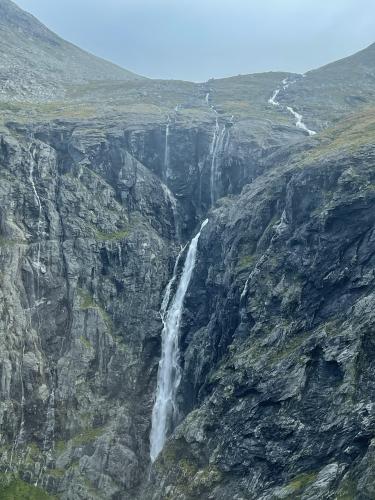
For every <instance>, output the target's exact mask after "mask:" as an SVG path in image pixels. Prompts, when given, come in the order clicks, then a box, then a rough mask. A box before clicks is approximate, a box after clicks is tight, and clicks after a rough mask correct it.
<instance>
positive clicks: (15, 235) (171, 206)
mask: <svg viewBox="0 0 375 500" xmlns="http://www.w3.org/2000/svg"><path fill="white" fill-rule="evenodd" d="M0 11H1V12H6V16H5V15H4V16H2V20H1V23H2V25H1V26H3V25H4V24H6V28H2V29H6V30H7V33H10V35H9V36H12V37H15V38H16V39H17V43H19V44H20V45H22V44H23V43H24V42H23V37H24V33H25V30H26V32H29V31H31V32H32V33H33V34H34V35H33V37H34V42H35V43H34V42H33V43H32V44H31V49H30V50H31V51H32V52H33V51H34V52H33V53H36V52H35V51H40V50H42V49H43V50H47V49H48V50H49V51H52V53H53V54H54V55H56V57H57V58H58V59H59V60H60V61H62V62H63V64H70V63H71V61H72V60H74V58H73V56H71V55H69V54H68V55H67V54H65V55H64V54H63V55H62V54H61V53H58V51H59V50H60V48H58V47H57V48H56V51H55V49H54V48H53V47H52V45H53V44H52V45H51V43H52V42H51V40H52V39H53V37H54V36H55V35H53V34H51V33H50V32H47V30H46V28H44V27H43V26H42V25H40V24H39V23H37V22H36V21H35V20H33V19H32V18H31V17H30V16H28V15H26V14H24V13H23V12H22V11H20V10H19V9H17V8H16V7H15V6H14V4H12V3H11V2H9V1H8V0H0ZM25 23H26V24H25ZM14 26H20V28H21V29H20V30H18V32H17V30H15V29H14ZM3 40H4V38H3V39H2V41H3ZM14 43H16V42H14ZM56 43H57V42H56ZM59 44H60V45H59V47H61V46H63V47H65V45H64V44H65V42H63V41H61V40H60V39H59ZM41 47H42V49H41ZM70 49H71V50H73V48H71V47H70ZM70 49H69V50H70ZM0 50H1V51H5V49H3V48H2V45H0ZM64 50H65V49H64ZM74 50H76V49H75V48H74ZM77 50H78V49H77ZM373 50H374V48H373V46H372V47H370V48H368V49H367V51H364V52H363V53H360V54H358V55H355V56H353V57H352V58H350V59H348V60H344V61H342V62H339V63H336V64H335V65H331V67H327V68H322V69H320V70H316V71H314V72H311V73H309V74H308V75H307V76H306V77H305V78H303V77H301V76H298V75H290V74H287V73H267V74H260V75H248V76H241V77H234V78H229V79H224V80H213V81H210V82H207V83H205V84H193V83H189V82H175V81H174V82H168V81H152V80H146V79H137V78H136V77H133V76H131V75H129V74H128V73H126V72H125V70H124V72H122V70H119V69H117V68H112V69H113V73H110V72H108V71H107V70H108V68H107V67H105V68H107V69H105V68H104V69H101V66H100V65H101V64H102V62H98V61H97V60H95V61H93V60H91V59H90V57H91V56H88V55H87V54H85V55H84V57H85V61H89V62H90V64H89V66H90V71H89V70H88V69H87V68H88V66H85V68H86V69H87V71H86V69H85V70H84V71H83V70H82V72H81V73H79V72H78V73H77V75H78V76H77V77H74V78H73V77H72V79H71V81H70V82H66V81H64V80H61V79H60V78H59V77H58V76H56V75H58V71H57V70H56V71H55V70H54V73H53V75H51V74H45V75H44V76H43V72H41V73H42V76H43V78H44V77H45V79H46V81H47V80H48V82H49V83H51V82H52V83H51V85H52V84H53V85H52V86H53V92H52V93H51V94H48V96H47V97H48V99H47V98H46V95H45V94H44V89H45V88H47V87H45V85H44V83H43V81H40V82H39V81H38V82H37V83H35V80H34V79H33V78H32V81H33V82H34V83H35V85H34V83H33V85H31V86H29V87H28V89H27V93H26V94H24V93H23V91H22V92H21V91H19V87H18V83H17V82H18V80H16V79H14V78H13V76H12V74H11V73H10V72H9V70H8V69H6V68H5V69H4V75H6V78H7V79H8V80H9V82H11V83H12V82H13V83H14V85H13V83H12V85H10V84H9V85H8V84H7V85H6V86H3V87H2V88H3V93H2V104H1V115H0V116H1V123H0V124H1V130H0V179H1V182H0V285H1V286H0V344H1V349H0V391H1V398H0V469H1V475H0V497H1V495H2V497H4V498H38V499H42V498H60V499H62V500H64V499H66V500H71V499H72V500H75V499H82V500H93V499H124V498H129V499H131V498H133V499H141V498H142V499H146V498H150V499H151V498H152V499H164V498H166V499H167V498H169V499H181V500H182V499H186V500H188V499H194V498H197V499H198V498H212V499H229V498H237V499H260V498H262V499H274V498H290V499H291V498H293V499H295V498H303V499H320V498H327V499H328V498H332V499H352V498H353V499H357V498H358V499H367V498H368V499H371V498H373V491H374V488H375V487H374V480H375V479H374V475H373V467H372V464H373V459H374V457H373V454H374V444H373V438H374V432H375V428H374V425H375V410H374V408H373V406H374V405H373V390H374V389H373V375H374V374H373V363H374V353H373V346H372V344H373V342H372V338H371V337H372V331H373V303H374V302H373V301H374V298H373V294H374V272H373V268H374V253H375V247H374V234H373V232H374V223H375V220H374V217H375V215H374V214H375V212H374V205H375V191H374V168H373V167H374V160H375V158H374V155H375V151H374V146H373V143H374V130H375V120H374V111H373V107H372V106H373V105H374V100H375V83H374V80H373V78H372V75H373V74H374V67H375V64H374V59H373V57H372V54H373ZM38 53H39V52H38ZM81 55H82V54H81ZM25 57H26V59H27V57H28V56H27V55H25ZM82 57H83V56H82ZM94 63H95V64H94ZM20 64H22V65H23V64H26V63H24V62H22V61H20ZM103 64H104V63H103ZM105 64H107V63H105ZM52 66H53V65H52ZM93 68H95V71H94V69H93ZM2 71H3V70H2ZM77 71H78V69H77ZM104 74H105V75H106V78H104ZM347 75H354V76H353V78H348V77H347ZM285 81H287V82H288V83H287V84H285V83H283V82H285ZM338 81H340V84H339V85H338ZM40 88H41V89H42V90H43V92H42V93H40V92H39V90H38V89H40ZM51 88H52V87H51ZM332 88H335V89H337V91H335V92H333V91H332ZM15 89H16V90H17V89H18V90H17V92H16V94H15ZM56 89H57V90H56ZM275 91H278V93H277V101H276V97H275V99H274V102H277V104H275V103H272V102H269V101H270V99H271V98H272V96H273V95H274V96H275ZM62 96H63V97H64V99H63V100H61V98H62ZM343 103H345V105H344V104H343ZM292 106H293V108H292V109H293V110H294V111H295V113H298V114H299V115H301V121H302V120H303V122H302V123H306V124H307V126H308V127H309V128H312V129H313V130H314V131H316V132H318V133H317V134H316V135H314V136H311V137H309V135H308V133H307V132H306V130H304V129H303V128H301V127H299V126H296V120H295V115H293V113H291V112H290V111H289V110H288V107H292ZM205 218H208V223H207V225H206V226H205V227H204V228H203V230H202V234H201V237H200V240H199V244H198V251H197V259H196V263H195V267H194V270H193V273H192V277H191V282H190V284H189V287H188V290H187V294H186V297H185V300H184V307H183V311H182V317H181V326H180V330H179V351H180V365H181V382H180V384H179V387H178V393H177V400H176V404H177V405H178V408H179V425H177V426H176V428H175V429H174V432H173V433H172V434H171V435H170V436H169V439H168V441H167V443H166V445H165V447H164V449H163V451H162V453H161V454H160V456H159V457H158V458H157V460H156V461H155V462H154V463H153V464H151V463H150V458H149V451H150V450H149V446H150V443H149V435H150V430H151V429H150V428H151V414H152V408H153V403H154V399H155V392H156V380H157V370H158V362H159V359H160V356H161V348H162V346H161V333H162V328H163V324H162V321H161V317H160V308H161V303H162V300H163V295H164V291H165V288H166V286H167V283H168V282H169V280H170V279H171V277H172V274H173V269H174V266H175V262H176V258H177V255H178V254H179V252H180V249H181V246H184V245H185V244H186V243H188V242H189V241H190V240H191V238H192V236H193V235H194V234H196V231H197V229H198V228H199V226H200V225H201V223H202V221H203V220H204V219H205ZM183 255H184V254H183ZM180 267H181V266H180ZM180 272H181V271H180V270H179V269H177V278H178V276H180Z"/></svg>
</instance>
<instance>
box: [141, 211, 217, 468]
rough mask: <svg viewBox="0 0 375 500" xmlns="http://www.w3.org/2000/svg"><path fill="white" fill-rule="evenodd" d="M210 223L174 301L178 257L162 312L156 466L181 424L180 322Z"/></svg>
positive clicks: (192, 249) (153, 440) (153, 444)
mask: <svg viewBox="0 0 375 500" xmlns="http://www.w3.org/2000/svg"><path fill="white" fill-rule="evenodd" d="M207 222H208V221H207V220H205V221H204V222H203V224H202V225H201V228H200V230H199V233H198V234H197V235H196V236H195V237H194V238H193V239H192V241H191V243H190V245H189V249H188V252H187V255H186V260H185V264H184V268H183V271H182V275H181V278H180V282H179V284H178V287H177V290H176V293H175V295H174V297H173V299H172V300H171V294H172V289H173V285H174V284H175V282H176V281H177V271H178V264H179V260H180V258H181V255H182V252H183V250H182V252H181V253H180V255H179V256H178V257H177V261H176V264H175V268H174V271H173V277H172V279H171V281H170V282H169V283H168V286H167V288H166V291H165V294H164V299H163V303H162V306H161V310H160V314H161V318H162V321H163V325H164V328H163V333H162V353H161V359H160V362H159V371H158V380H157V389H156V400H155V404H154V408H153V411H152V427H151V436H150V457H151V461H152V462H153V461H154V460H155V459H156V458H157V456H158V455H159V453H160V452H161V450H162V449H163V446H164V443H165V441H166V439H167V436H168V434H169V432H170V431H171V430H173V426H174V425H175V424H176V422H177V417H178V408H177V405H176V394H177V389H178V387H179V385H180V382H181V368H180V363H179V358H180V353H179V329H180V322H181V317H182V312H183V306H184V300H185V295H186V292H187V289H188V287H189V283H190V280H191V277H192V274H193V271H194V267H195V261H196V256H197V247H198V241H199V237H200V235H201V232H202V229H203V228H204V226H205V225H206V224H207Z"/></svg>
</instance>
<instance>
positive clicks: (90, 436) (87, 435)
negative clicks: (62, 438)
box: [70, 427, 104, 446]
mask: <svg viewBox="0 0 375 500" xmlns="http://www.w3.org/2000/svg"><path fill="white" fill-rule="evenodd" d="M103 433H104V429H103V428H102V427H96V428H95V429H87V430H85V431H83V432H81V433H80V434H77V435H76V436H74V437H73V438H72V439H71V440H70V442H71V443H72V444H73V446H80V445H85V444H89V443H92V442H93V441H95V440H96V439H97V438H98V437H99V436H101V435H102V434H103Z"/></svg>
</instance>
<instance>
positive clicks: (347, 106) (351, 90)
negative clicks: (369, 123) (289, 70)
mask: <svg viewBox="0 0 375 500" xmlns="http://www.w3.org/2000/svg"><path fill="white" fill-rule="evenodd" d="M294 80H295V82H294V83H292V84H291V85H289V86H288V88H287V89H286V90H285V91H284V90H283V91H281V93H280V96H279V97H280V98H279V100H280V102H281V103H282V104H284V105H285V106H292V107H293V108H294V109H295V110H297V111H298V112H299V113H300V114H302V115H303V116H304V117H305V118H306V120H307V121H308V123H309V124H310V128H312V129H314V130H321V129H323V128H326V127H327V126H329V125H330V124H332V123H334V122H336V121H337V120H340V119H341V118H342V117H344V116H345V115H347V114H349V113H353V112H357V111H359V110H360V109H362V108H365V107H367V106H370V107H371V106H373V105H374V104H375V44H372V45H370V46H369V47H367V48H366V49H364V50H362V51H360V52H358V53H356V54H353V55H352V56H350V57H347V58H345V59H342V60H340V61H336V62H333V63H331V64H328V65H326V66H323V67H322V68H318V69H316V70H313V71H309V72H308V73H306V75H305V77H304V78H302V76H301V75H299V76H297V77H296V78H294ZM280 88H281V86H280Z"/></svg>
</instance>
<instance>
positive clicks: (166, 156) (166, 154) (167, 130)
mask: <svg viewBox="0 0 375 500" xmlns="http://www.w3.org/2000/svg"><path fill="white" fill-rule="evenodd" d="M170 133H171V118H170V116H169V115H168V121H167V125H166V127H165V148H164V176H165V179H166V180H168V179H169V177H170V174H171V172H170V165H169V156H170V155H169V136H170Z"/></svg>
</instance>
